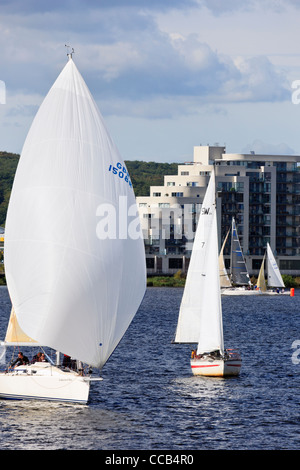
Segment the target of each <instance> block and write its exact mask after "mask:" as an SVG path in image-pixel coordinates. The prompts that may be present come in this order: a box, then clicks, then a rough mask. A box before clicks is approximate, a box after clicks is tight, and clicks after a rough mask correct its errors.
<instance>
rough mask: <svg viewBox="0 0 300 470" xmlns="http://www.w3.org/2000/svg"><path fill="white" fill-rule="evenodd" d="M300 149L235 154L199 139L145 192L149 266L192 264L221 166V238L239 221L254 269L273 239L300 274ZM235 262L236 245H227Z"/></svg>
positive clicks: (159, 269) (164, 269)
mask: <svg viewBox="0 0 300 470" xmlns="http://www.w3.org/2000/svg"><path fill="white" fill-rule="evenodd" d="M299 163H300V156H294V155H257V154H255V153H254V152H253V153H250V154H227V153H226V149H225V147H220V146H197V147H194V158H193V162H187V163H185V164H184V165H178V174H177V175H168V176H165V177H164V185H163V186H152V187H151V188H150V195H149V196H145V197H137V204H138V208H139V213H140V218H141V222H142V230H143V236H144V241H145V249H146V259H147V270H148V274H174V273H175V272H177V271H178V270H179V269H180V270H182V271H183V272H186V271H187V268H188V264H189V258H190V254H191V249H192V245H193V239H194V235H195V229H196V225H197V221H198V217H199V213H200V208H201V204H202V201H203V197H204V194H205V190H206V187H207V184H208V181H209V176H210V172H211V169H212V167H213V166H214V168H215V174H216V187H217V209H218V229H219V245H220V247H221V244H222V242H223V240H224V238H225V236H226V233H227V231H228V230H229V228H230V225H231V221H232V217H234V218H235V220H236V223H237V229H238V234H239V237H240V241H241V245H242V249H243V252H244V257H245V260H246V263H247V267H248V270H249V273H250V275H257V274H258V271H259V267H260V265H261V261H262V258H263V255H264V252H265V248H266V244H267V242H269V243H270V245H271V248H272V250H273V253H274V255H275V256H276V259H277V261H278V263H279V268H280V271H281V272H282V274H291V275H293V276H298V275H300V238H299V235H300V172H299V171H298V169H297V164H299ZM225 263H226V266H227V267H229V263H230V253H229V246H228V247H227V248H226V249H225Z"/></svg>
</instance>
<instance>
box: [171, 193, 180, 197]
mask: <svg viewBox="0 0 300 470" xmlns="http://www.w3.org/2000/svg"><path fill="white" fill-rule="evenodd" d="M171 196H172V197H183V193H172V194H171Z"/></svg>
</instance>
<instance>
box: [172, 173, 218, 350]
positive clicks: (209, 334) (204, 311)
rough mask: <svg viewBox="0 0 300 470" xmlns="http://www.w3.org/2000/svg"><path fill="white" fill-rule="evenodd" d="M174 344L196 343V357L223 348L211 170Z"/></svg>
mask: <svg viewBox="0 0 300 470" xmlns="http://www.w3.org/2000/svg"><path fill="white" fill-rule="evenodd" d="M175 342H176V343H198V350H197V352H198V354H201V353H202V352H207V351H213V350H216V349H219V350H221V352H223V349H224V345H223V323H222V308H221V295H220V278H219V269H218V235H217V216H216V200H215V176H214V171H212V174H211V177H210V181H209V184H208V187H207V190H206V193H205V197H204V200H203V204H202V208H201V214H200V218H199V222H198V226H197V231H196V235H195V240H194V244H193V250H192V255H191V260H190V264H189V269H188V273H187V279H186V285H185V289H184V293H183V297H182V302H181V306H180V312H179V318H178V325H177V330H176V336H175Z"/></svg>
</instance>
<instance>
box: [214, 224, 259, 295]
mask: <svg viewBox="0 0 300 470" xmlns="http://www.w3.org/2000/svg"><path fill="white" fill-rule="evenodd" d="M221 255H222V253H220V256H221ZM229 279H230V287H228V285H226V286H223V285H222V286H221V287H222V294H224V295H258V294H260V293H261V292H260V291H259V290H258V289H257V290H255V289H252V288H251V287H252V286H251V281H250V276H249V273H248V270H247V266H246V262H245V259H244V255H243V251H242V248H241V244H240V240H239V236H238V231H237V227H236V223H235V219H234V218H233V219H232V224H231V261H230V277H229ZM223 287H225V288H223Z"/></svg>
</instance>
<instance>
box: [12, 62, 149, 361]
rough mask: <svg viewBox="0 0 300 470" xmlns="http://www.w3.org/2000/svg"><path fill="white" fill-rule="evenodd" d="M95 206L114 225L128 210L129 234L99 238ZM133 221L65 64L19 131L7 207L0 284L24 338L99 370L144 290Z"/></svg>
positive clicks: (76, 77) (109, 151)
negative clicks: (109, 214) (2, 281)
mask: <svg viewBox="0 0 300 470" xmlns="http://www.w3.org/2000/svg"><path fill="white" fill-rule="evenodd" d="M120 197H121V198H122V204H121V206H122V207H123V209H124V212H123V213H122V214H119V202H120ZM124 201H126V205H124V204H125V203H124ZM101 208H102V209H101ZM103 208H106V210H109V208H113V210H114V211H115V214H116V219H117V223H118V221H119V220H120V219H121V218H122V217H123V216H124V217H125V220H126V217H127V216H128V212H127V211H128V210H129V213H130V214H131V215H133V214H134V216H135V219H133V218H132V220H133V221H134V224H135V225H134V227H135V230H133V235H134V236H132V234H131V236H128V234H126V231H124V227H123V229H122V234H121V237H119V232H118V230H117V231H116V236H115V237H114V236H107V237H106V238H105V237H103V236H102V237H101V236H99V233H98V232H97V223H99V221H100V219H101V215H102V214H103ZM114 211H113V212H114ZM122 220H123V219H122ZM130 220H131V219H130V217H128V222H130ZM137 220H138V212H137V208H136V205H135V198H134V193H133V189H132V187H131V183H130V179H129V176H128V174H127V170H126V167H125V164H124V162H123V160H122V159H121V157H120V155H119V153H118V150H117V148H116V146H115V145H114V143H113V142H112V140H111V138H110V136H109V134H108V132H107V130H106V128H105V124H104V122H103V119H102V116H101V114H100V113H99V111H98V108H97V106H96V104H95V102H94V100H93V98H92V96H91V94H90V92H89V90H88V88H87V86H86V84H85V82H84V80H83V78H82V77H81V75H80V73H79V72H78V70H77V68H76V66H75V64H74V62H73V60H72V58H70V60H69V61H68V63H67V64H66V66H65V67H64V69H63V70H62V72H61V74H60V75H59V77H58V78H57V80H56V82H55V83H54V85H53V86H52V88H51V89H50V91H49V93H48V95H47V96H46V98H45V100H44V102H43V103H42V105H41V107H40V109H39V111H38V113H37V115H36V117H35V119H34V121H33V124H32V126H31V129H30V131H29V133H28V136H27V138H26V141H25V144H24V148H23V151H22V154H21V158H20V162H19V165H18V168H17V172H16V177H15V181H14V185H13V189H12V194H11V199H10V203H9V208H8V215H7V222H6V231H5V268H6V276H7V284H8V288H9V292H10V296H11V299H12V303H13V306H14V309H15V311H16V315H17V318H18V321H19V323H20V327H21V328H22V329H23V331H24V332H26V334H27V335H28V336H30V337H31V338H34V340H35V341H38V342H39V343H41V344H43V345H45V346H49V347H52V348H54V349H57V350H59V351H61V352H63V353H65V354H68V355H70V356H72V357H74V358H76V359H79V360H81V361H83V362H86V363H88V364H91V365H93V366H95V367H99V368H101V367H102V366H103V364H105V362H106V361H107V359H108V357H109V356H110V355H111V353H112V352H113V350H114V349H115V347H116V346H117V344H118V343H119V341H120V339H121V338H122V336H123V335H124V332H125V331H126V329H127V327H128V326H129V324H130V322H131V320H132V318H133V316H134V315H135V313H136V311H137V309H138V307H139V305H140V302H141V300H142V298H143V295H144V292H145V285H146V269H145V254H144V244H143V239H142V236H141V233H140V227H139V224H138V222H137ZM110 222H112V223H114V222H115V221H114V220H110ZM126 227H127V226H126ZM117 229H118V225H117ZM101 238H102V239H101ZM103 238H104V239H103Z"/></svg>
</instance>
